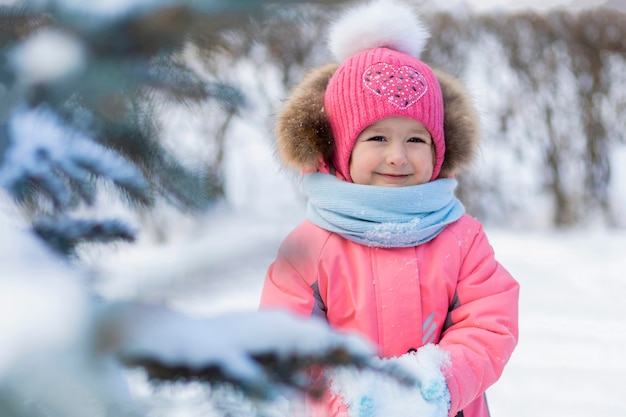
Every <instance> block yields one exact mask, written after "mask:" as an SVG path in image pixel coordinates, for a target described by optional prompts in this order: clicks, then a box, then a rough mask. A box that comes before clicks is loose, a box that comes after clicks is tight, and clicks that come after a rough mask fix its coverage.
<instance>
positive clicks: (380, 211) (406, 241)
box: [302, 173, 465, 248]
mask: <svg viewBox="0 0 626 417" xmlns="http://www.w3.org/2000/svg"><path fill="white" fill-rule="evenodd" d="M302 185H303V189H304V192H305V194H306V195H307V197H308V208H307V217H308V219H309V220H310V221H311V222H312V223H313V224H315V225H317V226H319V227H321V228H323V229H325V230H328V231H330V232H335V233H338V234H339V235H341V236H343V237H345V238H346V239H349V240H352V241H354V242H357V243H360V244H363V245H366V246H376V247H387V248H388V247H409V246H416V245H419V244H422V243H424V242H428V241H429V240H431V239H433V238H434V237H435V236H437V235H438V234H439V233H440V232H441V231H442V230H443V229H444V228H445V227H446V225H448V224H450V223H452V222H454V221H456V220H458V219H459V218H460V217H461V216H462V215H463V213H465V208H464V207H463V204H461V202H460V201H459V200H458V199H457V198H456V196H455V195H454V190H455V188H456V186H457V181H456V180H455V179H450V178H445V179H438V180H435V181H431V182H429V183H426V184H421V185H414V186H408V187H379V186H374V185H360V184H354V183H351V182H347V181H342V180H340V179H339V178H337V177H335V176H333V175H329V174H321V173H313V174H306V175H305V176H304V178H303V183H302Z"/></svg>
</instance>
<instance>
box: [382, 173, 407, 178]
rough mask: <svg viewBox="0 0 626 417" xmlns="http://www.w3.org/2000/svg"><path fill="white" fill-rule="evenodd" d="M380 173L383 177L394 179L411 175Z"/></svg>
mask: <svg viewBox="0 0 626 417" xmlns="http://www.w3.org/2000/svg"><path fill="white" fill-rule="evenodd" d="M378 175H380V176H381V177H385V178H392V179H402V178H406V177H408V176H409V174H382V173H379V174H378Z"/></svg>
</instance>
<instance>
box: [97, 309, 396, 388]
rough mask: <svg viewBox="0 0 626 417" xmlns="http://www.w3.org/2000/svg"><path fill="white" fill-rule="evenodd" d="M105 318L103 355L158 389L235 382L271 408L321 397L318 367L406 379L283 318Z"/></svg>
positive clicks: (316, 326)
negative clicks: (281, 401) (285, 393)
mask: <svg viewBox="0 0 626 417" xmlns="http://www.w3.org/2000/svg"><path fill="white" fill-rule="evenodd" d="M101 317H102V318H101V326H102V328H103V330H102V331H100V334H101V335H103V338H102V339H101V340H100V343H99V344H100V348H101V349H104V350H109V351H112V352H113V353H114V354H115V355H116V356H117V357H118V358H120V360H121V361H122V362H123V363H124V364H125V365H126V366H129V367H142V368H144V369H145V370H146V371H147V373H148V376H149V378H151V379H153V380H156V381H180V380H183V381H187V382H189V381H201V382H206V383H209V384H213V383H215V384H220V383H224V382H228V383H230V384H232V385H233V386H235V387H237V388H238V389H240V390H241V391H242V392H244V393H245V394H246V395H247V396H250V397H251V398H259V399H265V400H271V399H273V398H274V397H275V396H276V394H277V393H278V392H277V387H278V388H280V387H282V388H287V389H294V390H296V391H301V392H307V393H308V394H310V395H312V396H318V395H321V393H322V390H323V384H324V380H323V379H322V378H320V379H319V381H317V382H314V381H312V380H311V378H309V374H308V372H310V371H311V369H312V368H314V367H315V366H317V365H322V366H329V367H337V366H346V365H352V366H356V367H359V368H364V367H365V368H371V369H376V370H377V371H378V372H384V373H387V374H389V375H391V376H393V377H395V378H396V379H399V380H404V379H406V375H404V374H401V373H400V372H396V370H395V369H391V368H384V367H381V366H377V365H376V364H375V362H374V361H372V359H373V358H374V357H375V348H374V346H373V345H371V344H370V343H368V342H366V341H365V340H364V339H362V338H361V337H359V336H357V335H354V334H340V333H336V332H334V331H333V330H331V329H330V328H329V327H328V325H327V324H326V323H324V322H322V321H318V320H315V319H306V320H305V319H302V318H298V317H295V316H293V315H291V314H289V313H286V312H283V311H260V312H248V313H231V314H229V315H223V316H218V317H215V318H193V317H189V316H186V315H184V314H181V313H176V312H174V311H170V310H167V309H165V308H163V307H157V306H148V305H138V304H127V303H121V304H117V305H112V306H110V307H107V309H106V310H105V311H103V313H102V316H101Z"/></svg>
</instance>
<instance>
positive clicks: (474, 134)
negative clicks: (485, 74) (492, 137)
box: [276, 64, 479, 177]
mask: <svg viewBox="0 0 626 417" xmlns="http://www.w3.org/2000/svg"><path fill="white" fill-rule="evenodd" d="M338 67H339V64H327V65H325V66H323V67H319V68H315V69H313V70H311V71H310V72H309V73H308V74H307V75H306V76H305V77H304V79H303V80H302V82H301V83H300V84H298V85H297V86H296V87H295V88H294V89H293V90H292V92H291V95H290V97H289V98H288V99H287V101H286V102H285V105H284V107H283V109H282V110H281V111H280V112H279V114H278V120H277V123H276V136H277V138H276V141H277V142H276V146H277V148H276V149H277V152H278V156H279V158H280V160H281V162H282V163H283V164H284V165H285V166H286V167H288V168H292V169H295V170H299V171H301V170H306V169H312V168H314V167H315V166H316V165H317V163H318V160H319V158H320V157H322V158H323V159H324V160H325V161H330V159H331V157H332V154H333V150H334V142H333V136H332V131H331V128H330V125H329V123H328V119H327V117H326V113H325V112H324V92H325V90H326V85H327V84H328V80H329V79H330V77H331V76H332V75H333V73H334V72H335V70H336V69H337V68H338ZM433 71H434V73H435V75H436V76H437V79H438V80H439V84H440V85H441V91H442V93H443V101H444V136H445V141H446V153H445V157H444V161H443V166H442V168H441V173H440V174H439V177H449V176H451V175H453V174H458V173H459V172H461V171H462V170H463V169H465V168H467V166H468V165H469V164H470V162H471V161H472V159H473V157H474V154H475V152H476V148H477V147H478V135H479V128H478V124H479V121H478V114H477V112H476V110H475V108H474V107H473V105H472V100H471V98H470V97H469V95H468V94H467V92H466V91H465V88H464V87H463V85H462V84H461V83H460V82H459V81H458V80H457V79H456V78H454V77H453V76H451V75H449V74H446V73H444V72H443V71H440V70H438V69H435V68H433Z"/></svg>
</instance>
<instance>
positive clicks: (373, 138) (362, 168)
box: [350, 116, 435, 187]
mask: <svg viewBox="0 0 626 417" xmlns="http://www.w3.org/2000/svg"><path fill="white" fill-rule="evenodd" d="M434 165H435V147H434V146H433V140H432V137H431V136H430V133H428V130H426V128H425V127H424V125H423V124H421V123H420V122H418V121H416V120H413V119H408V118H406V117H397V116H393V117H387V118H385V119H381V120H379V121H377V122H375V123H373V124H371V125H369V126H368V127H366V128H365V130H363V131H362V132H361V134H360V135H359V136H358V137H357V139H356V142H355V144H354V148H353V149H352V155H351V156H350V176H351V177H352V181H353V182H354V183H355V184H364V185H380V186H384V187H404V186H407V185H418V184H425V183H427V182H429V181H430V179H431V178H432V176H433V169H434Z"/></svg>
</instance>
